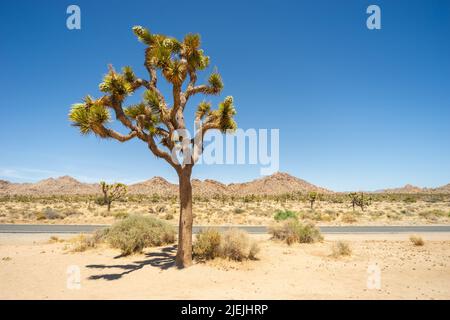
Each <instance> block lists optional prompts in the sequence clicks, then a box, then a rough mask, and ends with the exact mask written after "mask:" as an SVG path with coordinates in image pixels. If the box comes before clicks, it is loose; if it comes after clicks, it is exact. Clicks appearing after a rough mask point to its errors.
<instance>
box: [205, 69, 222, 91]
mask: <svg viewBox="0 0 450 320" xmlns="http://www.w3.org/2000/svg"><path fill="white" fill-rule="evenodd" d="M208 83H209V85H210V86H211V89H212V92H211V93H213V94H219V93H220V92H221V91H222V89H223V82H222V77H221V76H220V74H219V73H217V72H214V73H212V74H211V75H210V76H209V78H208Z"/></svg>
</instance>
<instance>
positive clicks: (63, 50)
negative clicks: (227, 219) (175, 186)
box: [0, 0, 450, 191]
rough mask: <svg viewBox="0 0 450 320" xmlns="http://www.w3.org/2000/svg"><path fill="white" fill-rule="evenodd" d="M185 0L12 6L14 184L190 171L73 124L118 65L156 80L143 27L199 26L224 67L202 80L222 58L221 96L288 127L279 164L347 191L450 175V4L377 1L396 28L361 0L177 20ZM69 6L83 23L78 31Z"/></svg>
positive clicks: (234, 8)
mask: <svg viewBox="0 0 450 320" xmlns="http://www.w3.org/2000/svg"><path fill="white" fill-rule="evenodd" d="M174 3H175V2H171V3H170V4H164V3H161V2H152V1H130V2H127V3H126V4H125V3H121V2H105V1H95V2H92V1H85V0H80V1H76V3H72V2H68V1H60V2H58V3H56V4H52V5H42V3H37V2H35V1H21V2H20V3H19V2H2V3H0V12H1V13H2V28H1V29H0V37H1V39H2V50H1V52H0V57H1V59H2V61H4V62H5V63H4V65H3V66H2V67H3V68H2V69H3V70H2V73H1V74H0V86H1V87H2V95H1V96H0V105H1V111H2V114H3V120H4V121H3V123H2V126H0V137H2V138H1V140H0V150H2V151H1V156H0V179H3V180H8V181H11V182H36V181H38V180H42V179H45V178H48V177H58V176H64V175H69V176H72V177H74V178H76V179H78V180H80V181H83V182H96V181H99V180H107V181H120V182H124V183H130V182H138V181H144V180H147V179H149V178H151V177H153V176H162V177H164V178H165V179H166V180H168V181H170V182H174V181H175V182H176V181H177V176H176V173H175V171H174V170H173V169H172V168H171V167H170V166H169V165H168V164H167V163H166V162H165V161H164V160H161V159H157V158H156V157H154V156H153V154H151V153H150V151H149V150H148V149H147V147H146V146H145V145H143V144H142V143H139V142H138V141H130V142H127V143H124V144H120V143H117V142H115V141H107V140H101V139H98V138H95V137H93V136H90V137H83V136H81V135H80V134H79V133H78V131H77V130H76V128H73V127H71V126H70V123H69V121H68V119H67V114H68V112H69V109H70V106H71V105H72V104H74V103H77V102H80V101H81V99H82V98H83V97H84V96H85V95H87V94H91V95H93V96H94V97H99V95H100V93H99V91H98V84H99V82H100V81H101V78H102V76H103V75H104V74H105V73H106V72H107V65H108V64H109V63H112V64H113V66H114V67H115V68H116V69H120V68H121V67H123V66H125V65H130V66H132V67H133V69H134V70H135V72H136V73H137V75H138V76H140V77H146V72H145V69H144V67H143V66H142V64H143V56H144V46H143V45H142V44H141V43H139V42H138V41H137V39H136V37H135V36H134V35H133V33H132V31H131V27H132V26H134V25H143V26H145V27H148V28H149V29H150V30H151V31H152V32H154V33H164V34H168V35H172V36H175V37H177V38H181V37H183V36H184V35H185V34H187V33H189V32H193V33H200V35H201V36H202V47H203V49H204V50H205V53H206V54H207V55H209V56H210V58H211V68H209V69H208V70H206V71H205V72H203V73H200V74H199V81H201V82H203V81H204V80H205V79H206V78H207V76H208V75H209V73H210V71H211V70H213V68H214V66H217V68H218V70H219V71H220V73H221V74H222V77H223V80H224V84H225V88H224V91H223V93H222V94H221V95H220V96H219V97H214V98H213V99H211V100H212V102H213V106H215V105H216V104H217V102H218V101H220V100H222V99H223V98H224V97H225V96H227V95H232V96H234V99H235V105H236V109H237V115H236V121H237V123H238V125H239V127H240V128H243V129H248V128H256V129H260V128H266V129H271V128H277V129H280V168H279V171H280V172H287V173H289V174H290V175H292V176H295V177H298V178H300V179H303V180H305V181H308V182H310V183H312V184H314V185H317V186H321V187H324V188H327V189H330V190H334V191H349V190H379V189H386V188H397V187H402V186H404V185H406V184H411V185H415V186H420V187H427V188H436V187H440V186H444V185H446V184H448V183H450V147H449V141H450V123H449V120H450V79H449V76H450V59H449V57H450V42H449V41H448V35H449V34H450V19H449V17H450V2H448V1H440V0H435V1H425V0H414V1H406V0H399V1H395V2H392V1H376V4H377V5H379V6H380V8H381V12H382V29H381V30H368V29H367V28H366V18H367V16H368V15H367V14H366V11H365V10H366V8H367V6H368V5H369V4H372V3H369V2H367V1H362V0H361V1H360V0H351V1H345V2H340V3H339V2H336V1H323V0H322V1H314V2H313V1H282V2H275V1H259V2H258V3H256V2H245V3H242V1H241V2H238V1H230V2H227V3H210V2H204V3H203V2H202V1H200V2H199V5H198V8H197V9H196V10H195V11H192V7H191V5H188V4H185V3H184V2H179V3H177V4H176V5H177V6H178V8H179V10H176V11H173V10H172V11H170V14H169V13H168V9H170V8H171V7H172V6H173V5H175V4H174ZM70 4H76V5H78V6H80V8H81V16H82V20H81V21H82V25H81V26H82V27H81V30H68V29H67V28H66V19H67V17H68V15H67V14H66V8H67V6H68V5H70ZM203 8H204V9H203ZM185 11H187V12H189V13H190V15H191V16H190V18H189V19H187V18H186V16H185V14H184V13H183V12H185ZM105 12H107V13H108V14H107V15H106V14H105ZM110 22H112V23H110ZM160 82H161V85H162V84H163V83H164V80H162V79H160ZM163 89H164V87H163ZM165 89H167V88H165ZM138 98H140V93H139V94H136V95H135V96H134V97H132V98H131V99H130V102H135V101H137V99H138ZM196 102H197V101H196V100H193V101H192V102H191V103H190V104H189V105H188V107H187V108H188V110H187V113H188V114H190V117H189V121H188V123H192V122H193V121H191V120H192V119H191V118H192V114H193V113H194V108H195V106H196ZM193 178H194V179H201V180H204V179H213V180H217V181H220V182H223V183H232V182H246V181H251V180H253V179H257V178H261V176H260V174H259V166H256V165H209V166H205V165H202V166H196V167H195V169H194V172H193Z"/></svg>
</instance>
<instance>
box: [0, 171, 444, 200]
mask: <svg viewBox="0 0 450 320" xmlns="http://www.w3.org/2000/svg"><path fill="white" fill-rule="evenodd" d="M192 188H193V193H194V195H201V196H213V195H220V194H225V195H238V196H244V195H251V194H255V195H277V194H283V193H290V192H302V193H306V192H309V191H317V192H321V193H332V192H333V191H331V190H328V189H325V188H321V187H318V186H316V185H314V184H311V183H309V182H307V181H305V180H302V179H299V178H296V177H294V176H291V175H289V174H287V173H281V172H278V173H275V174H273V175H270V176H266V177H263V178H259V179H255V180H252V181H250V182H244V183H230V184H223V183H221V182H218V181H215V180H210V179H206V180H203V181H202V180H198V179H193V180H192ZM128 192H129V193H130V194H147V195H152V194H158V195H160V196H170V195H177V194H178V185H177V184H173V183H170V182H168V181H167V180H165V179H164V178H161V177H154V178H151V179H149V180H146V181H143V182H139V183H134V184H130V185H129V186H128ZM375 192H377V193H449V194H450V184H448V185H445V186H442V187H439V188H434V189H429V188H419V187H415V186H412V185H406V186H404V187H402V188H397V189H384V190H378V191H375ZM99 193H100V187H99V184H96V183H83V182H80V181H78V180H76V179H74V178H72V177H70V176H63V177H59V178H49V179H45V180H41V181H39V182H37V183H12V182H9V181H5V180H0V195H3V196H4V195H34V196H43V195H70V194H72V195H74V194H77V195H87V194H99Z"/></svg>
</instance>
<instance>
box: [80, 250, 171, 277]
mask: <svg viewBox="0 0 450 320" xmlns="http://www.w3.org/2000/svg"><path fill="white" fill-rule="evenodd" d="M176 252H177V246H176V245H175V246H170V247H165V248H162V249H161V251H159V252H150V253H147V254H145V257H146V258H147V259H145V260H142V261H135V262H133V263H129V264H113V265H105V264H90V265H87V266H86V267H87V268H92V269H120V270H124V271H123V272H118V273H105V274H99V275H92V276H90V277H89V280H98V279H105V280H117V279H120V278H122V277H123V276H125V275H127V274H129V273H132V272H134V271H137V270H140V269H142V268H143V267H145V266H146V265H150V266H152V267H157V268H160V269H161V270H167V269H169V268H171V267H174V266H175V255H176Z"/></svg>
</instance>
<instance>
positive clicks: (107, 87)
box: [99, 68, 133, 98]
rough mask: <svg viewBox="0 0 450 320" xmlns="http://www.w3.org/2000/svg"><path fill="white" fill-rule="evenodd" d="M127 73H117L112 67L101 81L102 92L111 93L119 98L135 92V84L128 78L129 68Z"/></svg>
mask: <svg viewBox="0 0 450 320" xmlns="http://www.w3.org/2000/svg"><path fill="white" fill-rule="evenodd" d="M126 71H127V72H128V73H127V75H123V74H119V73H116V72H115V71H114V70H113V69H112V68H111V69H110V71H109V72H108V73H107V74H106V75H105V76H104V77H103V82H102V83H100V85H99V89H100V91H102V92H106V93H109V94H111V95H113V96H115V97H117V98H123V97H125V96H127V95H130V94H131V93H133V86H132V84H131V83H130V82H129V81H128V80H127V78H128V77H130V76H131V75H130V73H129V70H126Z"/></svg>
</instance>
